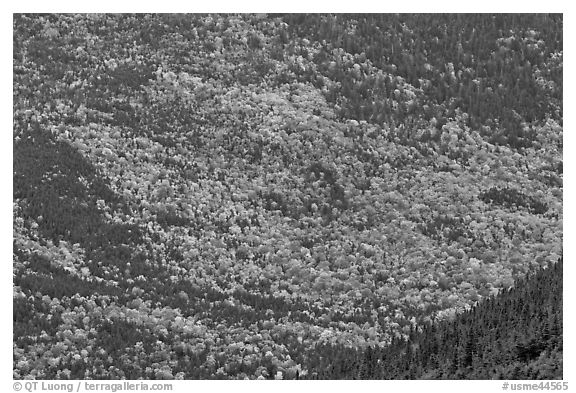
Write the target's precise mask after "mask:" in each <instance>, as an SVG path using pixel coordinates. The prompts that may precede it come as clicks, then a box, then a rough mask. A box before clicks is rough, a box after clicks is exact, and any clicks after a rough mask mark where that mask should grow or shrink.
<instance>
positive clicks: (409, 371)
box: [309, 260, 563, 380]
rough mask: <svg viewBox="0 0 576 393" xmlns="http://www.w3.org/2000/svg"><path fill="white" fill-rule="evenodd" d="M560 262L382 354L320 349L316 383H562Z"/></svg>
mask: <svg viewBox="0 0 576 393" xmlns="http://www.w3.org/2000/svg"><path fill="white" fill-rule="evenodd" d="M562 331H563V329H562V260H560V261H559V262H558V263H556V264H553V265H552V264H551V265H550V266H549V267H548V268H546V269H542V270H539V271H538V272H536V273H533V274H531V275H528V276H527V277H525V278H524V279H520V280H518V281H517V282H516V283H515V286H514V288H511V289H509V290H506V291H503V292H501V293H500V294H498V295H497V296H495V297H491V298H489V299H486V300H484V301H482V302H480V303H477V304H476V305H475V306H474V307H472V308H471V309H470V310H468V311H465V312H464V313H461V314H459V315H458V316H457V317H456V318H455V319H454V320H453V321H442V322H440V323H437V324H434V323H431V324H428V325H425V326H421V327H418V328H416V329H414V330H413V331H411V332H410V334H409V335H408V337H406V338H402V339H398V340H397V339H395V340H394V341H393V342H392V343H391V345H390V346H387V347H385V348H377V347H368V348H366V349H364V350H360V351H359V350H350V349H346V348H341V347H340V348H339V347H334V346H322V347H321V348H319V350H317V351H316V357H315V359H314V360H312V361H310V362H309V364H310V365H311V368H313V369H314V372H313V373H311V376H313V377H315V378H322V379H339V378H346V379H374V378H377V379H543V380H550V379H562V348H563V338H562V337H563V334H562Z"/></svg>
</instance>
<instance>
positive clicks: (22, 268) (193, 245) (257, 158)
mask: <svg viewBox="0 0 576 393" xmlns="http://www.w3.org/2000/svg"><path fill="white" fill-rule="evenodd" d="M13 27H14V37H13V43H14V53H13V64H14V68H13V80H14V83H13V86H14V131H13V136H14V144H13V149H14V165H13V171H14V175H13V176H14V177H13V179H14V180H13V181H14V196H13V211H14V252H13V261H14V264H13V265H14V273H13V276H14V377H15V378H25V377H26V378H45V379H51V378H63V379H65V378H95V379H97V378H129V379H138V378H145V379H155V378H157V379H161V378H184V379H192V378H239V379H242V378H297V377H298V378H308V377H314V378H322V377H326V375H325V374H322V372H321V369H320V368H318V367H319V366H318V365H317V364H316V363H315V359H316V358H315V357H316V356H317V355H318V354H319V353H320V354H322V356H323V357H324V358H326V359H330V358H331V357H330V356H331V355H330V354H328V353H326V354H324V353H323V352H322V351H321V348H332V349H330V351H332V352H334V353H341V352H342V351H344V352H346V351H348V352H350V353H351V354H352V353H356V354H357V355H350V356H358V358H359V359H360V358H362V359H363V358H364V357H365V356H368V355H365V354H366V353H368V354H369V353H370V351H377V353H378V354H379V355H378V356H391V355H386V354H385V353H386V351H387V349H386V348H388V350H390V351H400V352H402V351H403V350H402V349H399V348H401V347H402V345H403V344H401V343H402V342H403V341H402V339H405V338H409V337H413V340H418V337H424V336H418V335H416V336H415V333H414V332H415V331H418V330H419V329H421V328H422V327H423V326H430V323H432V322H433V323H434V324H437V326H438V329H439V330H438V331H444V330H442V329H445V331H447V332H448V331H449V330H446V329H448V328H447V327H446V326H452V325H450V322H449V321H460V322H456V324H458V323H462V326H466V328H468V326H469V325H470V326H475V327H474V329H480V326H479V325H482V324H483V323H484V322H483V321H479V322H469V319H466V318H472V317H470V316H469V314H463V315H462V316H460V317H456V315H458V314H459V313H462V312H464V311H465V310H468V309H470V307H471V306H473V305H474V304H476V303H477V302H480V303H482V302H483V301H484V300H485V299H488V298H490V296H493V295H496V294H498V293H503V298H502V299H506V296H509V299H512V298H513V296H515V295H506V294H508V292H507V291H508V289H509V288H510V287H512V286H514V282H515V280H517V279H518V278H521V277H524V275H525V274H526V273H529V272H535V271H538V270H539V269H540V268H542V267H547V266H550V264H551V263H556V262H557V261H558V259H559V258H560V257H561V256H562V217H563V215H562V192H563V191H562V190H563V180H562V179H563V173H562V152H563V141H562V133H563V131H562V17H561V16H560V15H544V14H542V15H515V16H509V15H471V16H468V17H462V16H455V15H368V16H366V15H338V16H331V15H172V14H162V15H144V14H138V15H98V14H90V15H15V16H14V22H13ZM554 269H559V268H553V267H550V269H548V271H555V272H558V270H554ZM539 274H540V273H539ZM542 274H544V273H542ZM557 274H558V275H559V276H560V278H561V274H560V273H557ZM549 281H550V280H548V279H546V280H544V282H549ZM522 285H524V284H522ZM530 285H532V284H530ZM530 285H528V286H527V288H528V287H531V286H530ZM549 285H551V292H552V293H556V292H554V291H552V289H553V288H554V287H553V284H552V283H550V284H549ZM555 285H561V281H560V282H558V283H556V284H555ZM511 293H517V292H511ZM498 299H500V298H498ZM548 300H550V299H549V298H546V299H544V300H542V303H537V304H541V309H540V310H532V309H530V310H528V311H529V315H534V313H541V314H538V315H542V317H543V318H544V315H546V318H548V320H549V321H550V323H551V324H552V325H551V326H556V327H557V326H558V323H557V322H559V321H560V322H561V314H560V313H561V308H558V307H556V308H549V306H548ZM490 302H491V301H488V303H487V304H492V303H490ZM510 302H512V300H510ZM510 304H512V303H510ZM481 307H486V306H484V305H482V306H481ZM498 307H500V306H498ZM506 307H515V306H511V305H507V306H506ZM506 309H507V310H510V309H509V308H506ZM507 312H509V311H507ZM554 318H556V319H554ZM443 321H444V322H443ZM466 321H468V322H466ZM554 321H556V322H554ZM452 323H454V322H452ZM510 323H511V324H512V325H511V326H515V325H514V324H515V323H516V322H510ZM535 323H536V322H535ZM554 323H556V325H554ZM538 326H540V325H538ZM560 326H561V325H560ZM556 327H555V329H556ZM463 328H464V327H462V328H460V327H458V326H455V327H454V331H452V333H446V337H445V338H443V339H446V340H454V339H456V338H455V337H460V336H459V334H460V333H456V332H460V330H458V329H463ZM484 328H486V326H484ZM538 329H539V328H538ZM475 331H476V330H475ZM523 332H524V333H523V336H522V337H519V338H518V340H515V339H510V340H505V339H503V340H504V341H503V342H502V343H503V345H505V346H506V345H512V346H513V345H523V344H522V343H528V344H527V345H531V344H529V343H530V342H531V341H530V340H531V339H532V338H534V337H536V336H534V335H533V332H534V331H528V330H527V331H523ZM476 333H477V336H478V337H477V338H476V340H478V342H482V340H485V339H486V338H482V337H483V336H481V335H480V333H481V331H480V330H478V331H476ZM423 334H432V333H423ZM436 334H440V333H436ZM442 334H444V333H442ZM443 337H444V336H443ZM538 337H539V336H538ZM518 343H520V344H518ZM547 343H548V341H547ZM390 345H391V346H390ZM417 345H419V344H418V341H414V342H411V344H410V345H409V347H410V348H411V350H412V351H413V353H418V350H414V348H417ZM546 345H549V346H547V347H546V351H548V352H546V353H547V355H546V354H545V355H542V356H549V357H550V358H551V359H556V360H558V361H555V363H554V366H555V367H556V368H555V369H554V368H553V367H552V368H551V371H550V374H542V375H536V374H535V373H534V372H532V371H525V370H524V368H523V367H525V366H524V363H526V364H528V363H527V362H538V361H539V360H538V359H540V358H538V359H532V358H531V356H532V355H531V354H532V353H533V352H531V351H532V349H530V348H531V347H530V346H528V347H526V348H528V349H526V351H527V352H525V353H526V354H527V355H526V356H527V358H526V359H524V358H522V359H520V360H518V359H516V358H512V357H509V358H501V359H500V358H499V359H497V361H498V362H500V363H499V364H502V367H501V368H499V369H498V372H499V373H500V374H497V375H496V377H498V376H501V377H506V378H512V377H513V374H510V373H513V372H516V371H517V372H518V374H517V376H524V375H529V377H530V378H536V377H542V376H544V375H545V376H546V378H548V377H552V376H558V375H561V361H560V360H559V359H561V345H560V346H558V345H557V344H554V343H548V344H546ZM554 345H556V346H554ZM422 347H425V348H428V347H427V346H425V345H424V346H422ZM369 348H371V349H369ZM458 348H460V346H458ZM510 348H512V347H510ZM510 348H509V349H510ZM518 348H520V347H518ZM427 350H429V351H434V349H430V348H428V349H427ZM510 350H512V349H510ZM390 353H392V352H390ZM467 353H469V352H465V354H467ZM470 353H473V354H474V355H473V356H472V358H470V357H467V358H465V359H464V360H462V359H461V354H460V353H459V354H458V355H457V356H459V357H458V363H457V364H456V363H453V364H454V365H455V366H454V367H455V369H453V370H452V369H451V370H447V371H446V370H441V369H440V368H437V367H436V366H434V365H433V364H432V365H431V364H423V363H421V361H422V360H419V359H420V358H416V359H414V360H410V361H409V362H410V363H411V364H414V367H412V368H411V366H410V367H404V365H405V364H406V361H408V360H406V359H407V358H406V356H407V355H406V356H404V357H403V358H402V357H401V358H402V359H404V360H402V361H403V362H404V363H398V365H397V368H396V371H393V372H391V371H390V370H387V369H383V368H381V366H378V367H376V366H375V367H374V368H371V369H370V370H369V371H368V372H366V371H362V373H361V374H358V373H356V371H355V369H354V367H355V366H354V365H351V366H350V367H351V368H350V369H349V370H341V371H339V375H335V374H334V373H332V374H328V376H329V377H334V378H336V377H350V378H352V377H358V376H361V377H363V378H373V377H390V376H392V377H393V378H404V377H409V378H412V377H413V378H419V377H430V378H446V377H451V376H453V377H454V378H465V377H470V376H471V377H474V376H475V377H478V378H484V377H493V376H494V374H491V373H490V372H488V371H487V372H486V373H483V372H482V371H480V370H478V371H477V373H476V374H470V373H468V372H465V367H468V366H470V365H472V366H474V367H476V366H477V365H478V362H479V361H480V360H479V359H480V355H478V354H477V353H476V352H474V351H472V352H470ZM522 353H524V352H522ZM516 354H518V353H516ZM370 356H372V355H370ZM422 356H424V355H422ZM450 356H456V355H454V352H444V351H442V350H440V349H439V350H438V351H437V361H440V360H442V359H445V358H449V357H450ZM466 356H467V355H466ZM510 356H511V355H510ZM522 356H524V355H522ZM522 356H521V357H522ZM539 356H540V355H539ZM427 359H428V357H427ZM482 359H484V358H482ZM515 359H516V360H515ZM470 362H472V363H470ZM507 362H511V363H508V366H510V367H512V369H509V368H506V367H508V366H506V364H507ZM515 362H523V363H522V364H518V367H519V369H518V370H516V371H515V369H514V367H515V364H516V363H515ZM367 364H371V363H370V361H368V362H367ZM445 364H447V363H442V367H443V366H444V365H445ZM450 364H452V363H450ZM370 367H372V366H370ZM526 367H530V366H526ZM534 367H536V368H538V367H539V366H537V365H536V366H533V367H532V368H533V369H534ZM542 367H544V366H542ZM525 372H528V373H530V374H523V373H525Z"/></svg>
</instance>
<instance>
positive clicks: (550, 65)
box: [283, 14, 562, 148]
mask: <svg viewBox="0 0 576 393" xmlns="http://www.w3.org/2000/svg"><path fill="white" fill-rule="evenodd" d="M283 18H284V20H285V21H286V22H287V23H288V25H289V28H288V31H289V32H290V34H291V37H294V38H296V37H299V38H304V37H306V38H308V39H310V38H313V39H315V40H317V41H318V42H321V43H322V47H321V48H320V50H319V53H317V54H315V57H314V61H315V62H316V63H317V65H318V69H319V71H320V72H321V73H322V75H324V76H326V77H328V78H330V79H332V80H334V81H337V82H339V85H337V86H336V87H334V88H333V89H330V90H329V91H327V93H326V94H327V97H328V98H329V99H330V100H331V101H335V102H338V103H340V105H341V107H342V109H341V115H342V116H343V117H345V118H354V119H357V120H367V121H369V122H374V123H377V124H380V125H383V124H392V125H396V126H399V125H401V124H403V125H406V124H414V125H416V126H418V125H422V124H423V123H422V122H423V121H429V120H431V119H432V118H435V119H436V124H437V126H438V127H441V126H442V125H444V124H445V123H446V121H447V120H448V119H450V118H454V117H456V116H458V114H461V113H466V114H468V118H467V123H468V125H469V126H471V127H474V128H481V127H485V128H484V129H485V132H487V133H488V134H489V135H491V137H492V141H493V142H496V143H499V144H507V145H510V146H513V147H519V148H521V147H527V146H531V144H532V141H533V139H534V137H535V134H534V132H533V131H532V129H531V127H529V126H528V125H529V124H530V123H531V122H534V121H535V122H538V121H542V120H544V119H545V118H546V117H547V116H552V117H553V118H554V119H557V120H559V121H562V15H558V14H553V15H547V14H529V15H528V14H495V15H488V14H368V15H363V14H360V15H355V14H344V15H323V14H313V15H302V14H289V15H284V16H283ZM341 49H344V51H346V52H348V53H350V54H352V55H353V56H354V58H352V59H344V58H342V57H339V56H338V55H335V53H338V51H339V50H341ZM296 52H297V53H300V52H298V51H296ZM301 54H302V55H306V53H301ZM366 62H371V64H373V65H374V66H376V67H378V68H380V69H382V70H384V73H381V74H369V73H368V74H364V75H363V74H362V72H363V71H365V68H364V65H365V64H366ZM354 64H360V67H361V68H358V69H357V70H356V73H355V71H354ZM358 70H360V72H358ZM300 73H301V74H302V77H303V78H304V79H306V78H310V79H311V82H313V83H315V84H320V85H322V84H323V82H322V81H320V80H319V79H317V78H315V77H314V76H313V74H312V73H306V72H304V71H301V72H300ZM312 78H314V79H313V80H312ZM409 85H411V86H413V87H415V88H417V89H415V90H413V93H414V94H415V97H413V96H412V95H408V94H406V92H405V90H410V86H409ZM408 139H409V137H408Z"/></svg>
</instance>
